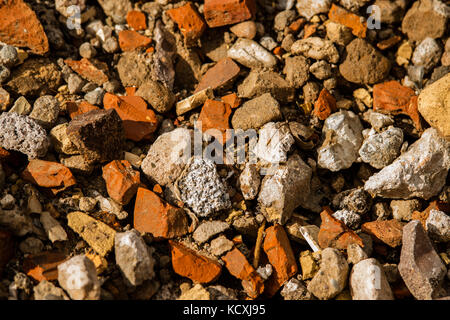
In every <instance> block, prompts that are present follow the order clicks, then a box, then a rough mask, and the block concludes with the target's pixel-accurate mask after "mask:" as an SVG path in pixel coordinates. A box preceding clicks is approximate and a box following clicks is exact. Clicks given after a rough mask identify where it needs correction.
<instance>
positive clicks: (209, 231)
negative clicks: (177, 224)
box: [192, 220, 230, 243]
mask: <svg viewBox="0 0 450 320" xmlns="http://www.w3.org/2000/svg"><path fill="white" fill-rule="evenodd" d="M229 228H230V225H229V224H228V223H226V222H223V221H219V220H214V221H205V222H202V223H201V224H200V225H199V226H198V227H197V229H195V231H194V233H193V234H192V237H193V238H194V240H195V241H197V242H198V243H204V242H206V241H208V240H209V239H211V238H212V237H213V236H215V235H217V234H219V233H222V232H224V231H225V230H228V229H229Z"/></svg>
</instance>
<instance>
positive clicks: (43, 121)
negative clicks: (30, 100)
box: [30, 96, 60, 129]
mask: <svg viewBox="0 0 450 320" xmlns="http://www.w3.org/2000/svg"><path fill="white" fill-rule="evenodd" d="M59 109H60V108H59V101H58V100H57V99H56V98H55V97H53V96H42V97H39V98H37V99H36V101H35V102H34V105H33V110H32V111H31V113H30V118H32V119H34V120H35V121H36V122H37V123H38V124H40V125H41V126H42V127H43V128H45V129H51V128H52V127H53V125H54V124H55V123H56V120H58V114H59Z"/></svg>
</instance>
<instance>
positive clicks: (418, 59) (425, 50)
mask: <svg viewBox="0 0 450 320" xmlns="http://www.w3.org/2000/svg"><path fill="white" fill-rule="evenodd" d="M441 55H442V48H441V47H440V46H439V44H438V43H437V42H436V40H434V39H433V38H430V37H426V38H425V39H423V40H422V42H421V43H420V44H419V45H418V46H417V47H416V49H415V50H414V53H413V56H412V59H411V62H412V63H414V65H415V66H422V67H423V68H424V70H425V72H426V73H427V72H429V71H430V70H432V69H433V68H434V67H435V66H436V65H437V64H438V63H439V60H440V59H441Z"/></svg>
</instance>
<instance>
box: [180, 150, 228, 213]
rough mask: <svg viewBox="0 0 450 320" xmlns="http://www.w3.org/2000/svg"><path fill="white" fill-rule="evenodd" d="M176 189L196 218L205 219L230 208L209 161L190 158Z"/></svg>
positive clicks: (213, 166)
mask: <svg viewBox="0 0 450 320" xmlns="http://www.w3.org/2000/svg"><path fill="white" fill-rule="evenodd" d="M178 188H179V190H180V192H181V200H182V201H183V202H184V203H185V204H186V205H187V206H188V207H190V208H191V209H192V210H193V211H194V213H195V214H196V215H197V216H198V217H207V216H210V215H212V214H214V213H215V212H217V211H220V210H223V209H227V208H229V207H230V206H231V201H230V196H229V195H228V193H227V190H226V188H225V185H224V184H223V183H222V180H221V179H220V177H219V175H218V174H217V169H216V166H215V164H214V162H213V161H212V160H210V159H207V158H200V157H192V158H191V160H190V162H189V164H188V165H187V170H186V172H185V174H184V175H183V176H182V177H181V178H180V179H179V181H178Z"/></svg>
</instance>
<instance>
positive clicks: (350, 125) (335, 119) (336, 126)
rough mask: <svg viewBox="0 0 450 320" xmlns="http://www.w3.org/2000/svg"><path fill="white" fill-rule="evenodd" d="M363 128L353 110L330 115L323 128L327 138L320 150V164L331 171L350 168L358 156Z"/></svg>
mask: <svg viewBox="0 0 450 320" xmlns="http://www.w3.org/2000/svg"><path fill="white" fill-rule="evenodd" d="M362 129H363V128H362V125H361V122H360V120H359V117H358V116H357V115H355V114H354V113H353V112H352V111H345V110H341V111H339V112H336V113H333V114H332V115H331V116H329V117H328V118H327V119H326V120H325V123H324V126H323V128H322V134H323V136H324V137H325V140H324V142H323V144H322V146H321V147H320V148H319V150H318V162H317V163H318V165H319V166H320V167H322V168H326V169H328V170H331V171H339V170H342V169H347V168H350V166H351V165H352V164H353V162H355V161H356V159H357V158H358V150H359V148H360V146H361V144H362V141H363V139H362V138H363V137H362V134H361V132H362Z"/></svg>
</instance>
